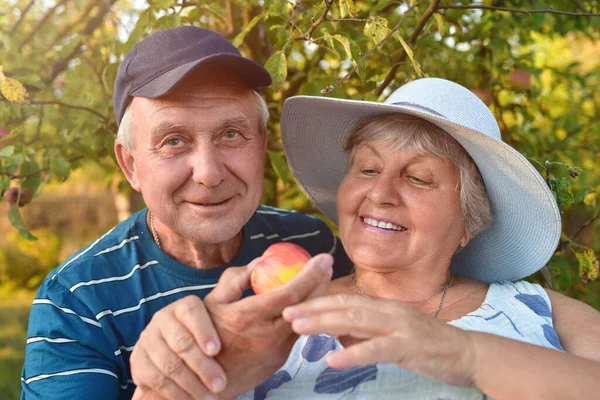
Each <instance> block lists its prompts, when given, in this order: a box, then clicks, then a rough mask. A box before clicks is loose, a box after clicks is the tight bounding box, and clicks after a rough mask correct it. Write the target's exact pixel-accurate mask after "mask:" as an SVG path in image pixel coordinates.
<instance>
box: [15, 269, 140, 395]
mask: <svg viewBox="0 0 600 400" xmlns="http://www.w3.org/2000/svg"><path fill="white" fill-rule="evenodd" d="M117 350H118V349H114V348H112V347H111V345H110V343H109V342H108V340H107V338H106V336H105V335H104V331H103V329H102V327H101V325H100V323H99V322H98V321H97V320H96V318H95V316H94V314H93V313H92V312H91V310H90V309H89V308H88V307H86V305H85V304H83V303H82V302H81V301H80V300H79V299H77V298H76V297H75V296H74V295H73V294H72V293H71V292H70V291H69V290H67V289H66V288H65V287H63V286H62V285H61V284H60V283H59V282H58V280H53V279H46V281H44V283H43V284H42V286H41V287H40V289H39V291H38V293H37V295H36V298H35V300H34V301H33V305H32V308H31V313H30V315H29V327H28V334H27V347H26V352H25V364H24V366H23V373H22V377H21V387H22V394H21V399H22V400H33V399H40V400H41V399H43V400H51V399H75V398H81V397H82V396H85V398H86V400H94V399H98V400H102V399H104V400H106V399H117V398H119V393H120V392H121V391H122V390H125V391H126V390H129V391H130V392H133V387H132V386H133V385H132V384H131V382H127V381H126V380H125V379H124V378H123V377H122V376H119V368H118V366H117V363H116V357H117V356H116V354H115V351H117Z"/></svg>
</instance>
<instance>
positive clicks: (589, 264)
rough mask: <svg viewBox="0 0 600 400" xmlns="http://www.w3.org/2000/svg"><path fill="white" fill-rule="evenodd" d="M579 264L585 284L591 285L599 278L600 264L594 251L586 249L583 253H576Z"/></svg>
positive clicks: (580, 273)
mask: <svg viewBox="0 0 600 400" xmlns="http://www.w3.org/2000/svg"><path fill="white" fill-rule="evenodd" d="M575 255H576V256H577V261H578V262H579V276H580V277H581V281H582V282H583V283H589V282H592V281H594V280H596V279H597V278H598V274H599V273H600V263H599V262H598V258H597V257H596V254H595V253H594V250H592V249H589V248H585V250H584V251H583V252H581V253H579V252H578V253H575Z"/></svg>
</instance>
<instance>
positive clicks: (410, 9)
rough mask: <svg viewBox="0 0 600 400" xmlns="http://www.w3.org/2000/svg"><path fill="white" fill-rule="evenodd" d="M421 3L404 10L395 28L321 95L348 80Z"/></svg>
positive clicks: (322, 91)
mask: <svg viewBox="0 0 600 400" xmlns="http://www.w3.org/2000/svg"><path fill="white" fill-rule="evenodd" d="M421 1H422V0H421ZM421 1H418V2H416V3H415V4H413V5H412V6H411V7H410V8H409V9H408V10H406V12H405V13H404V14H403V15H402V17H400V20H398V23H397V24H396V26H394V28H393V29H391V30H390V31H389V32H388V34H387V35H385V37H384V38H383V39H381V40H380V41H379V42H377V43H376V44H375V46H373V47H371V48H370V49H369V50H368V51H367V52H366V53H365V54H363V56H362V57H361V59H360V60H358V62H357V63H356V65H355V66H354V68H352V69H351V70H350V72H348V73H347V74H346V75H344V76H343V77H342V78H341V79H340V80H339V81H337V82H336V83H334V84H333V85H329V86H327V87H326V88H325V89H323V90H321V93H323V94H325V93H329V92H331V91H332V90H334V89H335V88H336V87H338V86H339V85H340V84H341V83H342V82H344V81H345V80H346V79H348V78H349V77H350V76H352V74H353V73H354V72H356V71H357V70H358V68H359V67H360V65H361V64H362V63H363V62H364V61H365V60H366V59H367V57H369V55H370V54H371V53H372V52H373V51H375V50H377V49H378V48H379V47H381V45H382V44H383V42H385V41H386V40H388V39H389V38H390V37H391V36H392V35H393V34H394V33H396V32H397V31H398V29H399V28H400V25H402V21H404V17H406V16H407V15H408V14H409V13H410V12H411V11H412V10H414V9H416V8H417V7H418V6H419V4H421Z"/></svg>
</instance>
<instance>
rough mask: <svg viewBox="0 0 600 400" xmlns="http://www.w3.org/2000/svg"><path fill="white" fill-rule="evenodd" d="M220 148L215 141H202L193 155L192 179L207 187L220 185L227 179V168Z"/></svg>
mask: <svg viewBox="0 0 600 400" xmlns="http://www.w3.org/2000/svg"><path fill="white" fill-rule="evenodd" d="M223 161H224V160H223V158H222V155H221V153H220V152H219V149H217V148H215V146H214V144H213V143H201V144H199V145H198V148H197V150H196V151H195V152H194V154H193V155H192V179H193V180H194V182H196V183H199V184H201V185H204V186H206V187H209V188H211V187H216V186H219V184H220V183H221V182H223V180H225V175H226V168H225V164H224V163H223Z"/></svg>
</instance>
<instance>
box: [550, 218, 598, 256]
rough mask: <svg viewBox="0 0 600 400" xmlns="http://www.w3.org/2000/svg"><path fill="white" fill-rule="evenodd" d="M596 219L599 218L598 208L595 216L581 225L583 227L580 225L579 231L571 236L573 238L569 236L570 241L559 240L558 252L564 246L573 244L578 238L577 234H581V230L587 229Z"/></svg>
mask: <svg viewBox="0 0 600 400" xmlns="http://www.w3.org/2000/svg"><path fill="white" fill-rule="evenodd" d="M598 218H600V208H599V209H598V211H596V214H594V215H593V216H592V217H591V218H590V219H588V220H587V221H586V222H584V223H583V225H581V226H580V227H579V229H577V231H576V232H575V233H574V234H573V236H571V238H570V239H567V240H561V241H560V243H559V244H558V250H559V251H560V250H562V249H563V248H564V247H565V246H566V245H568V244H570V243H573V241H574V240H575V239H576V238H577V236H579V234H580V233H581V232H583V230H584V229H585V228H587V227H588V226H589V225H590V224H591V223H592V222H594V221H595V220H597V219H598Z"/></svg>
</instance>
